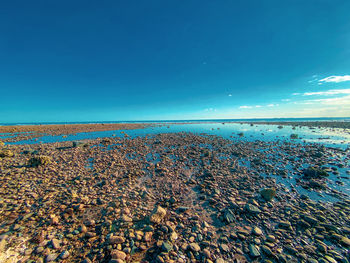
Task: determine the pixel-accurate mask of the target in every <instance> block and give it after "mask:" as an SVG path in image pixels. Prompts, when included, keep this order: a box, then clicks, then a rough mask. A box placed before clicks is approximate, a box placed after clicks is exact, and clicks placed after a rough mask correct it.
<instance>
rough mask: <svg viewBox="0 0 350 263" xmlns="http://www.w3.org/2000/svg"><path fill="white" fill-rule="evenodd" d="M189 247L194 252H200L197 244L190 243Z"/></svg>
mask: <svg viewBox="0 0 350 263" xmlns="http://www.w3.org/2000/svg"><path fill="white" fill-rule="evenodd" d="M189 247H190V249H191V250H192V251H194V252H198V251H200V250H201V247H200V246H199V245H198V244H197V243H190V245H189Z"/></svg>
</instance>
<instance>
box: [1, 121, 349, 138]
mask: <svg viewBox="0 0 350 263" xmlns="http://www.w3.org/2000/svg"><path fill="white" fill-rule="evenodd" d="M200 123H238V124H239V123H240V124H255V125H261V124H262V125H281V126H283V125H288V126H307V127H315V128H316V127H323V128H342V129H350V121H340V120H339V121H256V120H252V121H243V120H241V121H238V120H237V121H236V120H234V121H233V120H216V121H214V120H213V121H210V120H208V121H195V120H194V121H183V122H181V121H176V122H149V123H90V124H37V125H33V124H32V125H7V126H0V133H11V134H13V133H27V134H23V135H26V136H28V135H29V136H34V137H36V136H38V135H41V136H42V135H43V134H46V135H67V134H75V133H80V132H95V131H110V130H130V129H143V128H146V127H151V126H154V125H156V126H158V125H179V124H182V125H183V124H200Z"/></svg>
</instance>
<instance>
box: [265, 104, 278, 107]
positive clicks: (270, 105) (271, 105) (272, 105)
mask: <svg viewBox="0 0 350 263" xmlns="http://www.w3.org/2000/svg"><path fill="white" fill-rule="evenodd" d="M277 106H279V104H269V105H267V107H277Z"/></svg>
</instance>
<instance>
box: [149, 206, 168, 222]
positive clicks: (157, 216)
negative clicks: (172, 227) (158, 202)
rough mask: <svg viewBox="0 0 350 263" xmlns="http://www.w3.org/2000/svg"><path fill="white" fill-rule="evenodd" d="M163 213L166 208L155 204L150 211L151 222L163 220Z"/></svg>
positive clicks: (164, 213)
mask: <svg viewBox="0 0 350 263" xmlns="http://www.w3.org/2000/svg"><path fill="white" fill-rule="evenodd" d="M165 215H166V210H165V209H164V208H163V207H161V206H157V207H156V208H155V209H154V210H153V212H152V214H151V216H150V221H151V222H152V223H156V224H159V223H160V222H161V221H162V220H163V218H164V217H165Z"/></svg>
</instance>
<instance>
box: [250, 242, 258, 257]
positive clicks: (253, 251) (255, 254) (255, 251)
mask: <svg viewBox="0 0 350 263" xmlns="http://www.w3.org/2000/svg"><path fill="white" fill-rule="evenodd" d="M249 253H250V255H251V256H252V257H253V258H255V257H260V252H259V250H258V249H257V248H256V246H255V245H253V244H250V245H249Z"/></svg>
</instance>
